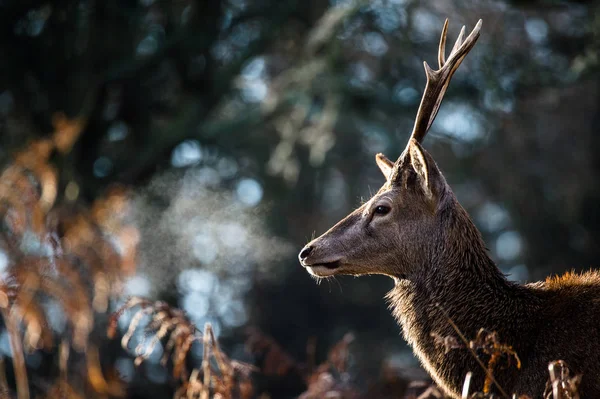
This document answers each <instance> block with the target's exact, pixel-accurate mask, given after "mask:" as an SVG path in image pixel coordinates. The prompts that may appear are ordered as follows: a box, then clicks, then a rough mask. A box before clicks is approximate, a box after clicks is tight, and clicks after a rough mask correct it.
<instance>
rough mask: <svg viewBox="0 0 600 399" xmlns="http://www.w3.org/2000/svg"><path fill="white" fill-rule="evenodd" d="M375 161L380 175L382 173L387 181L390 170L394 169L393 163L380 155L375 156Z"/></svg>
mask: <svg viewBox="0 0 600 399" xmlns="http://www.w3.org/2000/svg"><path fill="white" fill-rule="evenodd" d="M375 161H376V162H377V166H379V169H381V173H383V175H384V176H385V178H386V179H389V178H390V175H391V173H392V169H394V163H393V162H392V161H390V160H389V158H388V157H386V156H385V155H383V154H382V153H379V154H377V155H375Z"/></svg>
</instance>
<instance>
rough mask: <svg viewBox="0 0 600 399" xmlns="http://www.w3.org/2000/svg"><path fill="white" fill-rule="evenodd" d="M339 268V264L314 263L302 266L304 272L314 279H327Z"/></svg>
mask: <svg viewBox="0 0 600 399" xmlns="http://www.w3.org/2000/svg"><path fill="white" fill-rule="evenodd" d="M340 266H341V262H340V261H339V260H338V261H335V262H328V263H315V264H312V265H304V267H306V270H307V271H308V272H309V273H310V274H311V275H313V276H315V277H329V276H333V275H334V274H336V269H338V268H339V267H340Z"/></svg>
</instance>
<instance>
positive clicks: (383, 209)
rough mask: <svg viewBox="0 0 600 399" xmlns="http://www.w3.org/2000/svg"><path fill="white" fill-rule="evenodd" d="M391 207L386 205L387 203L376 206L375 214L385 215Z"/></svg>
mask: <svg viewBox="0 0 600 399" xmlns="http://www.w3.org/2000/svg"><path fill="white" fill-rule="evenodd" d="M390 210H391V209H390V207H389V206H385V205H378V206H377V207H375V211H374V212H375V214H376V215H385V214H387V213H389V212H390Z"/></svg>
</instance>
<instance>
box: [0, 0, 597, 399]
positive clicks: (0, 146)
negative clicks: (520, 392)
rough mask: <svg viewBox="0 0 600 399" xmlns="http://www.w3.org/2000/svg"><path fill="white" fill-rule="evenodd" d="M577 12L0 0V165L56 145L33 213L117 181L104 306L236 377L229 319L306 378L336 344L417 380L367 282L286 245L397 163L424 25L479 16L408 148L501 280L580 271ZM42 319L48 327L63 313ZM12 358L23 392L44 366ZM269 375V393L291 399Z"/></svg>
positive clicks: (586, 115)
mask: <svg viewBox="0 0 600 399" xmlns="http://www.w3.org/2000/svg"><path fill="white" fill-rule="evenodd" d="M599 6H600V4H597V3H595V2H584V1H562V2H558V1H556V2H555V1H484V0H482V1H462V0H455V1H444V2H441V1H417V0H373V1H354V2H353V1H341V0H340V1H336V0H254V1H246V0H135V1H134V0H120V1H117V0H102V1H100V0H62V1H38V0H3V1H0V32H1V33H0V57H1V61H0V160H1V162H2V164H3V165H5V167H9V166H10V165H12V162H14V159H15V154H19V153H21V152H22V151H26V150H27V149H28V148H31V145H32V143H35V142H39V141H40V140H45V139H49V138H52V137H54V138H55V139H56V137H59V136H60V134H63V136H64V137H67V138H68V139H67V141H68V144H67V145H66V147H65V148H61V147H60V145H58V144H56V148H57V149H58V150H56V151H53V152H52V153H51V155H49V156H48V164H49V165H51V167H52V168H53V170H54V171H55V173H56V181H55V182H54V183H52V184H54V188H55V191H56V194H55V201H54V202H53V203H54V204H56V205H55V206H56V207H58V206H60V207H61V209H66V211H65V212H69V210H73V209H85V208H87V207H90V206H91V204H92V203H94V201H96V200H97V199H98V198H101V197H103V196H105V195H106V193H107V192H110V190H111V189H113V187H115V185H118V186H119V187H124V188H126V189H127V190H128V192H129V193H130V194H129V197H128V198H129V199H130V205H131V206H130V208H129V213H128V215H127V218H129V219H128V220H129V221H130V222H131V224H132V225H133V226H135V229H136V230H137V231H138V232H139V237H137V236H136V239H135V240H134V241H135V242H136V243H138V242H139V243H138V244H137V250H136V260H135V262H134V264H133V265H132V266H131V270H129V272H128V274H127V276H126V278H125V279H124V287H123V293H122V294H121V296H117V297H115V298H113V301H112V302H111V305H110V309H112V310H114V309H116V308H117V307H118V306H119V304H122V303H123V299H122V298H125V297H126V296H128V295H139V296H144V297H147V298H151V299H152V300H155V299H156V300H158V299H160V300H163V301H165V302H166V303H168V304H169V305H171V306H173V307H177V308H180V309H182V310H183V311H185V312H186V315H187V317H189V319H190V320H191V321H192V322H193V323H194V324H196V325H197V326H199V327H201V326H203V325H204V324H205V323H206V322H209V323H211V325H212V328H213V329H214V331H215V334H216V336H217V337H218V339H219V341H220V343H221V346H222V348H223V350H224V351H225V352H226V353H228V355H229V356H230V357H232V358H236V359H240V360H242V361H246V362H249V363H256V362H258V361H260V360H261V359H258V358H257V357H256V356H252V355H251V354H249V353H248V351H247V350H245V347H244V342H245V341H246V339H247V335H248V331H249V330H248V327H253V328H255V329H259V330H260V331H262V332H263V333H264V334H265V335H268V336H270V337H272V339H273V340H274V341H276V342H278V343H279V345H280V346H281V348H283V349H284V350H285V351H286V352H287V353H289V354H290V356H292V357H294V358H296V359H300V360H303V359H306V356H307V355H306V347H307V343H315V345H316V351H315V356H316V359H315V361H316V362H317V363H318V362H320V361H321V360H322V359H324V358H325V356H326V353H327V350H328V348H330V347H331V346H332V345H333V344H334V343H335V342H337V341H339V340H340V339H341V338H342V337H343V336H344V334H346V333H347V332H352V333H353V334H354V344H353V348H352V352H351V353H352V356H351V359H350V360H351V361H350V364H351V368H350V370H351V371H350V372H349V375H350V377H355V379H356V380H357V381H358V382H357V385H358V386H359V387H361V386H363V387H364V386H366V385H368V381H371V380H374V379H376V378H378V377H377V376H378V375H380V373H381V370H382V367H393V368H394V370H396V371H397V372H398V373H400V374H402V373H409V374H410V373H416V375H419V374H418V372H416V371H414V369H415V368H416V367H417V366H418V364H417V362H416V360H415V359H414V358H413V356H412V353H411V351H410V349H409V348H408V347H407V346H406V345H405V343H404V341H403V339H402V338H401V336H400V329H399V327H398V326H397V325H396V324H395V322H394V320H393V318H392V317H391V315H390V314H389V312H388V310H387V308H386V303H385V301H384V300H383V296H384V294H385V293H386V292H387V290H389V289H390V288H391V287H392V282H391V280H389V279H387V278H383V277H364V278H360V279H354V278H338V279H337V280H331V281H324V282H323V283H321V284H320V285H317V284H315V281H314V280H313V279H311V278H310V277H309V275H308V274H307V273H306V271H305V270H303V268H302V267H301V266H300V265H299V263H298V261H297V257H296V256H297V252H298V251H299V249H300V248H302V246H303V245H304V244H305V243H306V242H307V241H308V240H309V239H310V238H311V237H312V236H313V235H314V234H317V235H318V234H320V233H322V232H323V231H325V230H326V229H327V228H328V227H330V226H331V225H332V224H333V223H335V222H336V221H337V220H339V219H340V218H342V217H343V216H344V215H346V214H347V213H348V212H349V211H350V210H352V209H353V208H354V207H356V206H357V205H359V204H360V202H361V200H362V199H364V198H368V197H369V195H370V193H371V192H374V191H376V190H377V189H378V188H379V186H380V185H381V184H382V183H383V178H382V176H381V173H380V172H379V170H378V168H377V167H376V165H375V162H374V160H375V159H374V157H375V154H376V153H378V152H384V153H385V154H386V155H388V157H390V158H392V159H395V158H396V157H397V156H398V155H399V154H400V152H401V150H402V149H403V148H404V146H405V143H406V141H407V139H408V136H409V134H410V131H411V128H412V123H413V118H414V115H415V113H416V109H417V107H418V103H419V100H420V97H421V93H422V90H423V88H424V85H425V75H424V72H423V67H422V61H423V60H427V61H428V62H429V63H430V64H432V65H433V63H434V62H435V60H436V58H437V45H438V40H439V35H440V32H441V28H442V26H443V23H444V19H445V18H449V20H450V25H449V40H454V38H455V37H456V35H457V34H458V31H459V30H460V27H461V26H462V25H463V24H464V25H466V27H467V31H470V30H471V29H472V28H473V26H474V25H475V23H476V22H477V20H478V19H480V18H481V19H482V20H483V28H482V34H481V37H480V39H479V41H478V43H477V45H476V46H475V48H474V49H473V51H472V52H471V53H470V54H469V55H468V56H467V58H466V59H465V61H464V63H463V65H462V66H461V68H460V69H459V70H458V72H457V73H456V75H455V76H454V78H453V80H452V83H451V85H450V88H449V90H448V92H447V94H446V96H445V101H444V103H443V105H442V107H441V110H440V112H439V115H438V117H437V119H436V122H435V124H434V125H433V127H432V130H431V132H430V134H429V136H428V137H427V139H426V140H425V143H424V145H425V147H426V148H427V149H428V151H429V152H430V153H431V154H432V155H433V156H434V157H435V159H436V161H437V162H438V165H439V166H440V168H441V170H442V171H443V172H444V173H445V176H446V178H447V179H448V181H449V183H450V185H451V186H452V187H453V189H454V191H455V193H456V194H457V196H458V197H459V199H460V201H461V203H462V204H463V206H464V207H465V208H466V209H467V210H468V211H469V213H470V214H471V215H472V217H473V219H474V220H475V222H476V224H477V226H478V227H479V228H480V230H481V231H482V233H483V235H484V237H485V240H486V242H487V243H488V247H489V249H490V252H491V254H492V256H493V258H494V259H495V260H496V261H497V263H498V265H499V266H500V268H501V269H502V270H503V271H504V272H506V273H507V274H509V275H510V276H511V278H512V279H515V280H518V281H523V282H526V281H535V280H538V279H542V278H544V277H545V276H547V275H549V274H552V273H561V272H564V271H566V270H570V269H576V270H584V269H588V268H590V267H599V266H600V265H599V264H598V260H599V259H600V245H599V243H600V206H599V205H598V204H599V203H600V185H599V184H598V181H599V180H600V133H599V130H600V129H599V128H600V119H599V118H600V79H599V78H600V75H599V74H598V71H599V68H600V58H599V57H600V53H599V51H600V19H599V16H600V13H599V12H598V11H599V10H598V9H599ZM63 136H61V137H63ZM55 141H56V140H55ZM596 154H599V155H596ZM24 237H25V238H24ZM61 237H62V236H61V235H60V234H59V239H60V238H61ZM26 238H27V237H26V236H25V235H24V236H19V240H24V241H23V242H25V241H26ZM17 247H18V248H19V251H21V252H22V253H25V254H28V253H29V252H32V251H34V250H33V249H31V248H32V244H31V243H29V244H27V242H26V243H25V244H23V243H21V244H18V243H17ZM10 248H11V247H10V246H7V245H2V246H1V247H0V250H1V252H0V255H1V256H0V266H1V268H2V271H3V273H5V274H6V273H7V272H10V270H11V267H14V266H15V264H16V263H18V262H16V261H15V260H14V256H13V253H12V252H11V249H10ZM36 248H37V247H36ZM28 251H29V252H28ZM44 256H45V255H44ZM119 298H121V299H119ZM60 308H61V307H60V306H55V307H51V308H50V311H53V312H55V313H52V315H51V316H50V317H49V318H58V319H60V318H61V317H62V319H65V315H64V314H62V313H61V312H63V313H64V312H65V310H64V309H63V310H62V311H61V309H60ZM123 317H124V318H125V319H124V320H127V317H131V315H129V316H128V313H126V314H124V316H123ZM66 318H67V319H68V317H66ZM119 323H120V324H119V326H120V330H119V331H120V334H123V333H124V331H126V326H127V321H125V322H123V321H120V322H119ZM50 324H52V323H50ZM52 328H54V326H53V327H52ZM57 331H58V330H57ZM254 331H256V330H254ZM7 334H8V333H7V331H4V333H3V335H2V336H0V351H1V352H2V354H3V356H5V357H6V358H7V359H10V357H11V350H10V346H9V344H8V343H7V342H8V335H7ZM109 348H110V347H109ZM118 348H119V346H118V345H117V346H116V349H114V350H112V349H110V350H109V349H107V351H108V352H107V353H103V354H106V356H108V358H110V359H112V361H114V364H116V365H117V366H116V369H117V370H118V372H119V375H120V376H121V377H122V378H124V379H125V380H126V381H128V382H130V390H129V391H128V392H129V394H130V395H132V396H135V395H139V397H148V398H153V397H172V395H173V392H172V389H173V387H172V386H170V385H169V384H166V385H165V381H166V379H167V377H166V375H167V371H165V369H164V368H163V367H162V366H160V365H159V364H158V362H157V359H159V358H160V355H154V354H153V355H152V356H150V358H149V359H148V361H147V362H145V363H144V364H143V365H142V366H140V367H135V366H134V363H133V358H134V357H135V356H134V355H131V354H128V353H127V352H126V351H124V350H120V349H118ZM160 350H162V349H161V345H160V344H159V345H158V348H155V351H160ZM111 351H112V352H111ZM192 352H193V353H192V355H194V356H196V357H197V359H196V360H197V361H198V362H200V361H201V351H200V352H198V351H196V352H198V353H196V352H194V351H192ZM130 355H131V356H130ZM153 359H154V360H153ZM34 360H35V359H34ZM34 360H31V356H30V355H28V357H27V358H26V361H27V365H28V369H29V370H30V375H33V376H34V377H32V378H30V381H35V378H40V379H43V378H44V376H45V375H46V374H48V373H47V371H44V370H45V369H40V370H38V371H36V370H37V367H38V366H36V362H35V361H34ZM192 362H193V360H192ZM37 364H38V365H39V364H43V362H40V361H39V359H38V361H37ZM49 367H50V368H52V367H53V366H49ZM36 373H37V374H36ZM9 374H10V373H9ZM35 375H37V377H35ZM410 375H412V374H410ZM358 376H360V377H358ZM408 378H412V377H408ZM419 378H421V377H419ZM262 383H264V381H263V382H262ZM10 384H11V383H10V382H9V385H10ZM258 384H259V386H260V384H261V383H258ZM264 384H267V383H264ZM279 384H280V385H279V387H275V388H273V387H271V388H269V389H272V390H273V391H271V395H272V397H274V398H275V397H292V396H294V395H297V394H299V393H300V392H302V390H303V387H302V384H301V383H300V385H298V386H294V383H292V382H285V381H284V382H281V381H279ZM34 385H35V384H34ZM40 389H41V388H40ZM265 389H266V388H265ZM277 389H280V391H277ZM259 390H260V389H259Z"/></svg>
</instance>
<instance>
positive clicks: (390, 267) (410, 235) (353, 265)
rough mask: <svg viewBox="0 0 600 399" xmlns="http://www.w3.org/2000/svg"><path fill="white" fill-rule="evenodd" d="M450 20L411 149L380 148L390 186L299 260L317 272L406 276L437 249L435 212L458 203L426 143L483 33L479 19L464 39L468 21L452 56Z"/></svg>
mask: <svg viewBox="0 0 600 399" xmlns="http://www.w3.org/2000/svg"><path fill="white" fill-rule="evenodd" d="M447 28H448V20H446V22H445V24H444V28H443V30H442V35H441V39H440V45H439V52H438V63H439V69H438V70H433V69H431V68H430V67H429V65H428V64H427V62H424V66H425V74H426V75H427V84H426V86H425V91H424V93H423V97H422V99H421V104H420V106H419V110H418V112H417V116H416V119H415V124H414V128H413V131H412V134H411V136H410V139H409V141H408V145H407V146H406V149H405V150H404V151H403V152H402V154H401V155H400V157H399V158H398V160H397V161H396V162H392V161H390V160H389V159H388V158H387V157H385V156H384V155H383V154H377V156H376V161H377V165H378V166H379V169H381V171H382V173H383V175H384V176H385V178H386V182H385V184H384V185H383V186H382V187H381V189H379V191H378V192H377V194H375V195H374V196H373V197H372V198H371V199H370V200H369V201H367V202H366V203H364V204H363V205H362V206H361V207H360V208H358V209H356V210H355V211H354V212H352V213H350V214H349V215H348V216H346V217H345V218H344V219H343V220H341V221H340V222H339V223H337V224H336V225H335V226H333V227H332V228H331V229H329V230H328V231H327V232H326V233H324V234H323V235H322V236H320V237H318V238H316V239H314V240H312V241H311V242H310V243H308V244H307V245H306V246H305V247H304V248H303V249H302V251H301V252H300V254H299V259H300V263H301V264H302V266H304V267H305V268H306V269H307V270H308V271H309V273H311V274H312V275H314V276H317V277H328V276H332V275H336V274H352V275H361V274H384V275H389V276H392V277H405V276H409V275H411V274H412V273H414V272H415V271H416V269H418V268H419V266H420V265H422V264H423V263H424V262H427V261H428V260H429V258H430V257H431V256H432V254H433V253H435V252H436V251H439V249H440V248H439V247H438V244H439V242H436V240H435V237H438V236H439V235H440V231H442V230H443V226H440V223H442V219H441V218H439V217H438V214H439V213H440V212H443V209H444V208H445V207H447V206H458V207H460V206H459V205H458V203H457V202H456V200H455V199H454V195H453V194H452V191H451V190H450V188H449V187H448V185H447V184H446V181H445V179H444V177H443V175H442V173H441V172H440V171H439V169H438V167H437V165H436V163H435V161H434V160H433V158H432V157H431V156H430V155H429V154H428V153H427V151H425V150H424V149H423V147H422V146H421V144H420V143H421V141H422V140H423V138H424V137H425V135H426V134H427V131H428V130H429V128H430V127H431V125H432V123H433V121H434V119H435V117H436V115H437V112H438V109H439V107H440V104H441V102H442V98H443V96H444V93H445V92H446V89H447V88H448V84H449V83H450V79H451V78H452V75H453V74H454V72H455V71H456V69H457V68H458V67H459V65H460V64H461V62H462V60H463V59H464V58H465V56H466V55H467V53H468V52H469V51H470V50H471V49H472V48H473V46H474V45H475V42H476V41H477V39H478V38H479V31H480V29H481V20H479V22H478V23H477V25H476V26H475V28H474V29H473V31H472V32H471V34H469V36H468V37H467V38H466V39H464V40H463V37H464V33H465V28H464V27H463V28H462V30H461V32H460V34H459V36H458V39H457V40H456V43H455V44H454V47H453V48H452V51H451V53H450V55H449V56H448V58H447V59H446V56H445V45H446V33H447Z"/></svg>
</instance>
